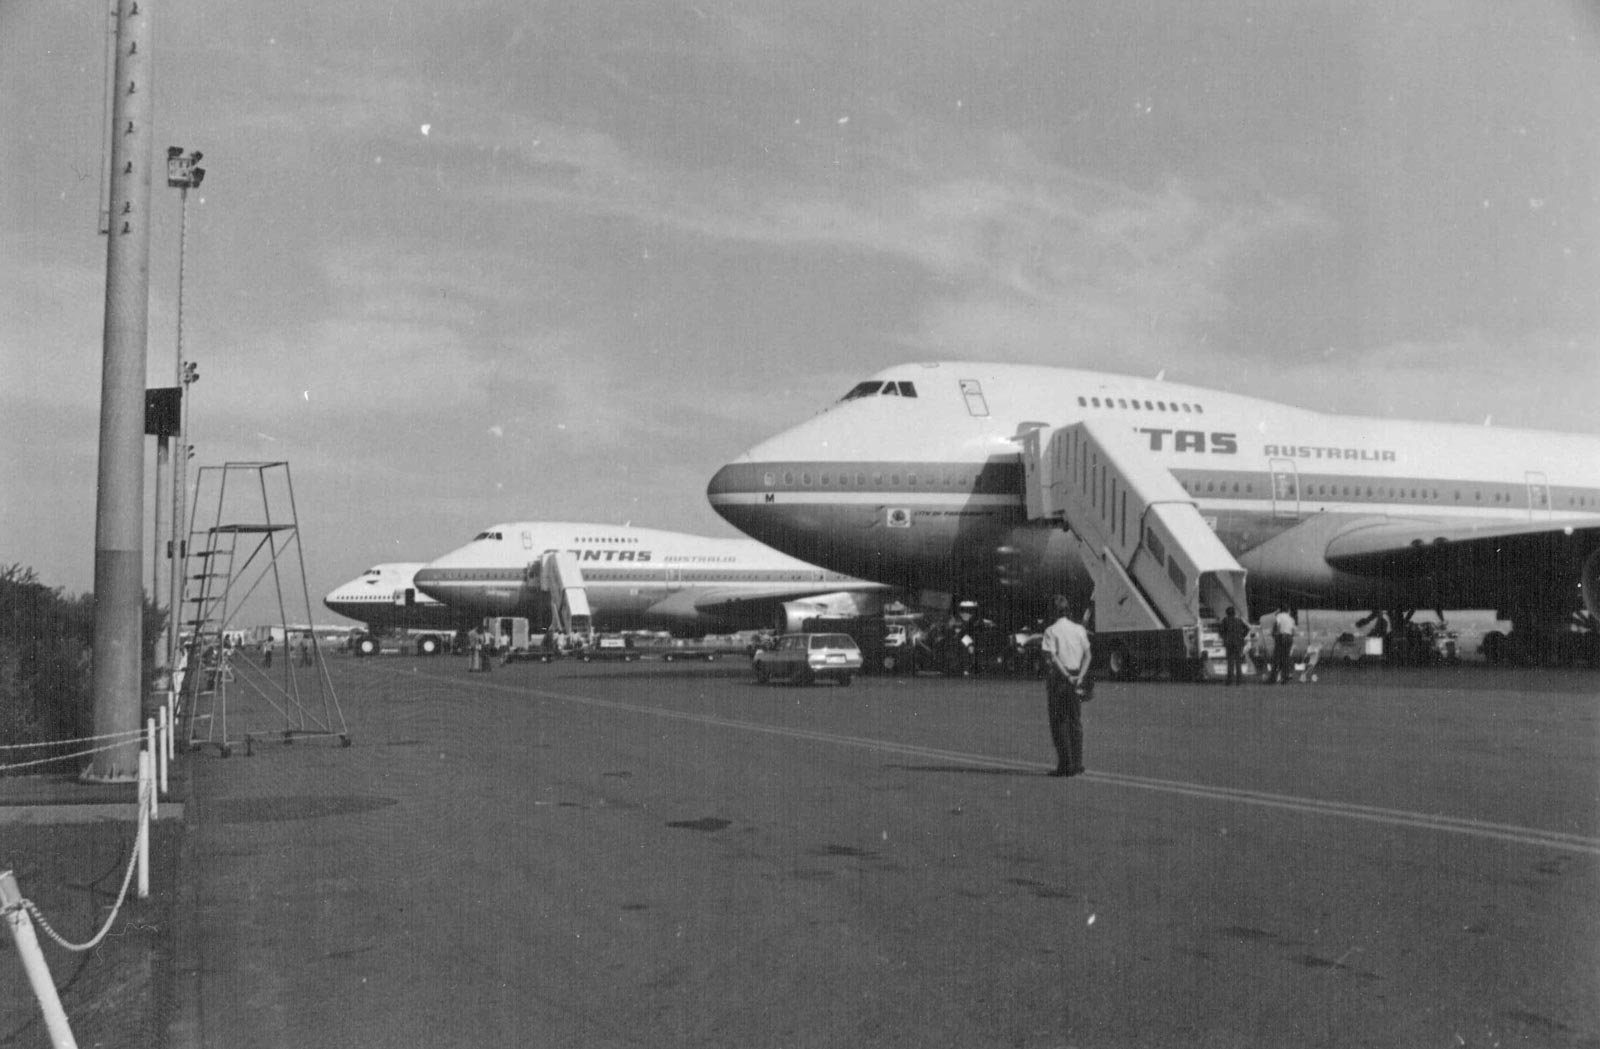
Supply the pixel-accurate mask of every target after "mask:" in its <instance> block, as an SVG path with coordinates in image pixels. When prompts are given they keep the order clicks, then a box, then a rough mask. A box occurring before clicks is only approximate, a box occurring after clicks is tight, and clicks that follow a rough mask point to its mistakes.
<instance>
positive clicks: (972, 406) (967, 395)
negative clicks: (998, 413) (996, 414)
mask: <svg viewBox="0 0 1600 1049" xmlns="http://www.w3.org/2000/svg"><path fill="white" fill-rule="evenodd" d="M961 396H962V397H963V398H964V399H965V400H966V402H967V414H968V415H971V416H974V417H976V418H980V419H983V418H987V417H988V415H989V402H988V401H987V400H986V399H985V398H984V396H983V384H982V383H980V382H979V381H978V380H977V379H962V380H961Z"/></svg>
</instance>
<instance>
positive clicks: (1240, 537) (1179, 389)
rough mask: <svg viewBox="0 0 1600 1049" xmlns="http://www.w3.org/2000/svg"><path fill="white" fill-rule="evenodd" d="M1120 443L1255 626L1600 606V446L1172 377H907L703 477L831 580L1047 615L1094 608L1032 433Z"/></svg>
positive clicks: (974, 365) (1530, 615) (1547, 619)
mask: <svg viewBox="0 0 1600 1049" xmlns="http://www.w3.org/2000/svg"><path fill="white" fill-rule="evenodd" d="M1091 421H1094V422H1095V425H1104V424H1106V423H1110V424H1113V425H1118V426H1121V425H1125V426H1126V427H1127V430H1128V433H1129V435H1130V437H1129V441H1130V446H1137V448H1138V450H1139V451H1140V452H1141V453H1142V454H1146V455H1148V456H1149V458H1150V460H1152V461H1154V462H1156V463H1159V464H1160V465H1161V466H1163V467H1165V468H1166V469H1167V470H1168V471H1169V472H1170V473H1171V475H1172V477H1173V478H1174V479H1175V480H1176V481H1177V482H1178V484H1179V485H1181V486H1182V488H1183V490H1184V491H1185V492H1186V493H1187V494H1188V495H1189V497H1190V499H1191V500H1192V502H1193V504H1194V506H1195V507H1196V508H1197V509H1198V511H1199V513H1200V514H1201V515H1203V517H1204V520H1205V522H1206V523H1207V524H1209V525H1210V526H1211V529H1212V531H1214V532H1215V534H1216V536H1217V538H1218V539H1220V540H1221V542H1222V543H1223V545H1224V546H1225V547H1226V549H1227V551H1228V552H1229V553H1231V554H1232V555H1233V556H1234V557H1235V558H1236V559H1237V560H1238V562H1239V564H1240V566H1241V567H1243V568H1244V569H1245V570H1246V571H1247V573H1248V590H1249V593H1250V595H1251V596H1250V602H1251V605H1252V606H1253V607H1256V608H1263V607H1268V606H1270V605H1272V604H1274V603H1276V602H1279V601H1282V602H1287V603H1290V604H1292V605H1295V606H1297V607H1313V608H1338V609H1361V610H1367V609H1378V608H1407V609H1441V610H1442V609H1455V608H1473V609H1477V608H1488V609H1496V610H1499V611H1500V612H1501V614H1502V615H1503V616H1504V617H1505V618H1509V619H1511V620H1512V623H1513V633H1514V634H1515V633H1516V632H1517V631H1518V630H1519V629H1522V628H1526V629H1523V630H1522V632H1523V635H1524V636H1525V637H1531V636H1532V633H1535V632H1537V630H1538V629H1556V628H1561V626H1562V625H1563V624H1564V623H1565V621H1566V620H1567V619H1568V617H1569V616H1570V615H1571V614H1572V612H1573V611H1574V610H1575V609H1577V608H1579V607H1580V599H1579V594H1580V589H1581V593H1582V603H1583V604H1586V605H1587V606H1588V611H1589V613H1590V614H1591V615H1593V614H1594V612H1595V602H1596V597H1597V596H1600V594H1597V592H1600V584H1597V582H1596V577H1597V575H1600V438H1596V437H1593V436H1588V435H1580V434H1564V433H1550V432H1541V431H1533V430H1520V429H1505V428H1494V427H1488V426H1482V427H1477V426H1466V425H1459V424H1447V423H1432V422H1419V421H1400V420H1386V419H1377V418H1363V417H1356V416H1341V415H1332V414H1327V413H1321V412H1315V411H1310V410H1307V409H1303V408H1298V407H1294V406H1291V405H1286V404H1280V403H1275V402H1271V401H1266V400H1262V399H1258V398H1254V397H1249V396H1244V395H1240V394H1234V393H1227V392H1223V391H1218V390H1210V389H1204V388H1201V387H1197V386H1187V385H1181V384H1178V383H1169V382H1164V381H1161V380H1159V379H1141V378H1136V377H1132V376H1126V375H1116V374H1110V373H1103V372H1093V371H1084V370H1077V369H1070V368H1053V367H1044V366H1033V365H1006V364H990V363H978V362H937V363H922V364H906V365H901V366H897V367H893V368H889V369H886V370H884V371H882V372H879V373H878V374H877V375H875V376H873V377H872V378H870V379H868V380H865V381H863V382H861V383H859V384H858V385H857V386H856V387H854V388H853V389H852V390H850V391H849V392H848V393H847V394H846V395H845V396H844V397H843V398H842V399H841V400H839V401H838V402H836V403H835V404H833V405H832V406H831V407H829V408H828V409H827V410H825V411H823V412H822V413H821V414H819V415H816V416H814V417H813V418H811V419H808V420H806V421H805V422H802V423H800V424H799V425H797V426H795V427H793V428H792V429H789V430H786V431H784V432H782V433H780V434H778V435H776V436H774V437H772V438H770V439H768V440H765V441H763V442H762V443H760V444H758V445H756V446H755V447H754V448H752V449H750V450H749V451H747V452H745V453H744V454H743V455H741V456H739V457H738V458H737V459H736V460H735V461H733V462H731V463H729V464H728V465H726V466H724V467H723V468H722V469H721V470H719V471H718V472H717V474H716V475H715V476H714V477H713V478H712V479H711V481H710V484H709V485H708V488H707V496H708V498H709V500H710V502H711V505H712V507H713V508H714V509H715V510H716V511H717V512H718V513H720V514H721V515H722V516H723V517H724V518H725V519H726V520H728V521H729V522H730V523H731V524H733V525H734V526H735V527H737V528H738V529H740V530H741V531H742V532H744V533H745V534H747V535H750V536H752V537H753V538H755V539H758V540H760V541H761V542H763V543H766V544H768V545H770V546H773V547H775V548H777V549H779V550H782V551H784V552H786V553H789V554H792V555H794V556H796V557H800V558H804V559H805V560H807V561H811V562H814V563H816V564H820V565H825V566H827V567H828V568H831V569H833V570H835V571H839V572H846V573H849V574H851V575H854V576H859V577H862V578H867V579H874V580H878V581H880V582H883V583H886V584H888V585H891V586H895V587H903V588H907V589H909V590H920V591H937V592H943V593H950V594H960V595H962V596H971V597H973V598H976V599H979V600H984V601H987V602H989V603H991V604H993V605H996V606H997V607H1001V608H1011V609H1014V610H1018V611H1019V612H1024V613H1026V614H1029V615H1032V614H1038V613H1039V612H1042V611H1043V609H1044V608H1045V605H1046V602H1047V599H1048V597H1049V595H1051V594H1053V593H1068V594H1073V595H1078V596H1080V597H1082V596H1084V595H1086V592H1087V591H1086V588H1087V586H1088V575H1087V573H1086V572H1085V571H1084V568H1083V565H1082V563H1081V558H1080V557H1079V555H1078V554H1076V553H1074V552H1073V551H1074V549H1075V545H1074V544H1072V543H1070V542H1068V541H1067V539H1068V538H1069V537H1068V536H1066V535H1064V534H1063V533H1064V529H1063V527H1062V525H1061V523H1060V522H1059V521H1051V520H1033V519H1029V517H1028V513H1027V509H1026V507H1025V499H1024V481H1023V474H1024V455H1023V448H1024V446H1025V444H1026V443H1027V435H1028V434H1029V432H1030V431H1034V430H1041V429H1043V430H1046V431H1052V430H1054V429H1056V428H1060V427H1068V426H1072V425H1074V424H1079V423H1088V422H1091Z"/></svg>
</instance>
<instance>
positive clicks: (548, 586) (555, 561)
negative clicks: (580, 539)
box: [529, 550, 594, 652]
mask: <svg viewBox="0 0 1600 1049" xmlns="http://www.w3.org/2000/svg"><path fill="white" fill-rule="evenodd" d="M535 564H536V565H537V566H538V567H537V575H538V580H539V589H540V591H542V592H543V593H544V595H545V599H546V602H547V607H548V609H549V618H548V619H547V620H546V624H545V625H546V629H548V630H550V631H552V632H554V633H555V634H556V636H557V637H559V638H560V639H561V648H562V649H563V650H567V649H576V650H577V651H578V652H582V651H583V650H585V649H587V648H588V647H589V646H590V645H592V644H593V643H594V621H593V617H592V616H591V615H590V613H589V592H588V591H587V590H586V589H584V582H583V569H581V568H579V567H578V558H577V556H576V555H575V554H573V552H572V551H570V550H546V551H545V552H544V553H543V554H542V555H540V557H539V560H538V561H537V562H535ZM529 568H530V573H529V574H530V575H532V574H534V573H533V571H531V570H532V569H533V565H530V566H529Z"/></svg>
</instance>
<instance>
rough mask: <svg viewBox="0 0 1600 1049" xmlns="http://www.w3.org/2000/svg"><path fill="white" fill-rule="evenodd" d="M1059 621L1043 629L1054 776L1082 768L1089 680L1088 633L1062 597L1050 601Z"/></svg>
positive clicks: (1072, 772) (1077, 771)
mask: <svg viewBox="0 0 1600 1049" xmlns="http://www.w3.org/2000/svg"><path fill="white" fill-rule="evenodd" d="M1051 607H1052V609H1053V610H1054V612H1055V615H1056V620H1055V622H1054V623H1051V624H1050V625H1049V626H1048V627H1046V628H1045V631H1044V641H1043V645H1042V647H1043V652H1044V659H1045V700H1046V702H1047V704H1048V706H1049V712H1050V742H1051V743H1052V744H1053V745H1054V746H1055V748H1056V767H1055V771H1054V772H1052V773H1050V775H1052V776H1076V775H1078V774H1079V773H1081V772H1082V771H1083V696H1084V691H1085V690H1086V689H1087V688H1088V685H1087V682H1088V680H1089V658H1090V649H1089V632H1088V631H1087V630H1085V629H1084V628H1083V626H1082V625H1081V624H1079V623H1078V622H1077V621H1075V620H1074V619H1073V618H1072V605H1071V603H1070V602H1069V601H1068V600H1067V599H1066V598H1065V597H1063V596H1061V595H1059V594H1058V595H1056V597H1055V598H1054V599H1053V600H1052V601H1051Z"/></svg>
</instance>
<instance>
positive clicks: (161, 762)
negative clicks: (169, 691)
mask: <svg viewBox="0 0 1600 1049" xmlns="http://www.w3.org/2000/svg"><path fill="white" fill-rule="evenodd" d="M168 713H169V711H168V710H167V705H166V704H165V703H163V704H161V719H160V723H159V724H157V725H156V768H157V769H158V770H159V772H160V780H161V793H163V794H165V793H166V792H167V760H168V758H169V757H171V755H170V754H168V752H167V739H168V738H169V737H170V736H171V731H170V728H171V722H170V721H168Z"/></svg>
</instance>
